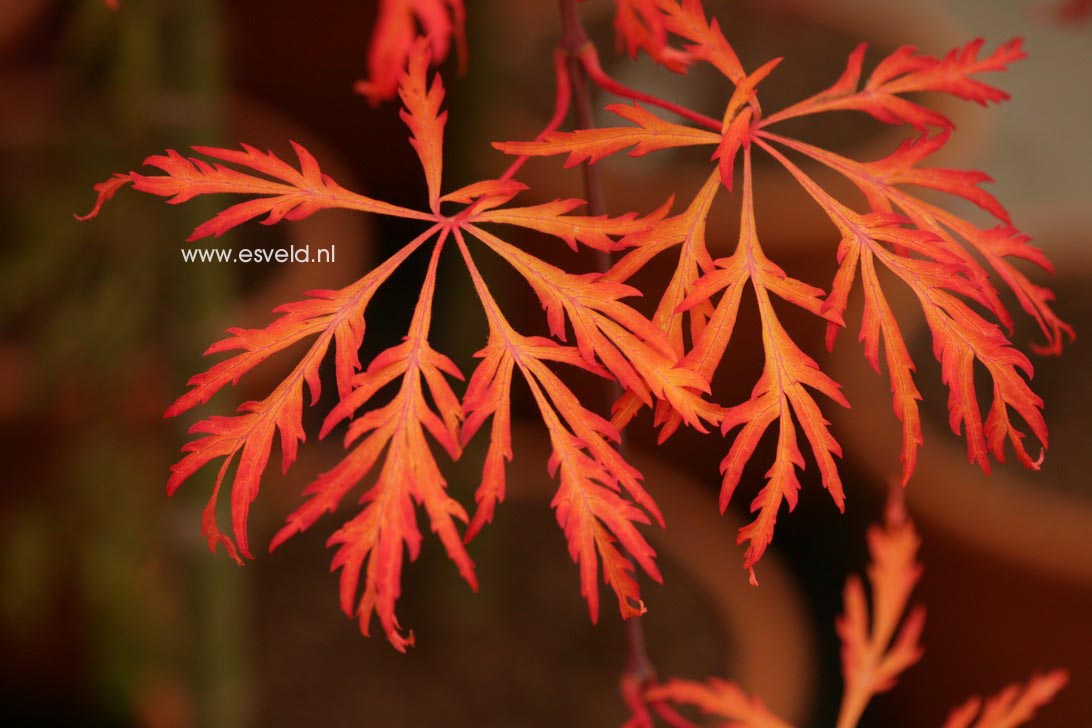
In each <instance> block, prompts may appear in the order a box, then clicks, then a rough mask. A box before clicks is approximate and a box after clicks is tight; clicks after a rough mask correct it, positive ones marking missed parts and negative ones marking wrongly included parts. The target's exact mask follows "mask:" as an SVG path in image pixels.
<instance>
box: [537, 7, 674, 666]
mask: <svg viewBox="0 0 1092 728" xmlns="http://www.w3.org/2000/svg"><path fill="white" fill-rule="evenodd" d="M559 3H560V9H561V50H562V52H563V53H565V54H566V56H567V60H568V64H569V80H570V82H571V84H572V104H573V109H574V111H575V115H576V120H575V125H576V128H577V129H592V128H594V127H595V112H594V110H593V109H592V102H591V89H590V86H589V77H588V69H587V68H586V65H585V64H586V61H585V60H584V59H585V58H586V57H588V49H589V48H591V47H592V46H591V42H590V41H589V40H588V35H587V33H586V32H585V30H584V25H583V23H582V22H581V20H580V11H579V9H578V8H577V0H559ZM592 57H594V55H593V56H592ZM583 170H584V192H585V197H586V200H587V203H588V213H589V214H590V215H605V214H606V203H605V201H604V198H603V181H602V178H601V176H600V173H599V168H598V167H597V166H596V165H594V164H588V163H585V164H584V165H583ZM597 253H598V255H597V260H596V262H597V267H598V268H599V270H600V271H601V272H606V271H608V270H609V269H610V268H611V266H612V265H613V262H614V261H613V259H612V257H611V254H610V253H609V252H607V251H597ZM622 394H623V391H622V389H621V387H620V385H619V384H618V383H617V382H614V383H613V384H612V386H611V389H610V398H611V402H612V403H613V402H616V401H618V398H619V397H621V396H622ZM625 446H626V435H625V432H623V433H622V441H621V444H620V449H622V450H624V449H625ZM624 627H625V640H626V657H625V667H624V676H623V680H627V679H628V680H629V681H631V682H635V683H637V684H638V685H641V686H643V685H646V684H648V683H649V682H651V681H652V680H653V679H654V677H655V669H654V668H653V665H652V661H651V660H650V659H649V656H648V651H647V649H646V647H645V633H644V627H643V624H642V618H641V617H630V618H629V619H627V620H625V622H624Z"/></svg>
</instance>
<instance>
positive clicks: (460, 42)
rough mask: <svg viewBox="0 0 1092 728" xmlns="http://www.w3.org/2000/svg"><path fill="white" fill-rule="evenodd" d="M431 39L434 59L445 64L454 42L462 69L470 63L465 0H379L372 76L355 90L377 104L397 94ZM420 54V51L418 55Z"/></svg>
mask: <svg viewBox="0 0 1092 728" xmlns="http://www.w3.org/2000/svg"><path fill="white" fill-rule="evenodd" d="M421 38H424V39H426V40H427V42H428V45H429V47H430V49H431V57H432V60H433V61H435V62H436V63H443V62H444V60H445V59H446V58H447V55H448V53H449V52H450V50H451V46H452V45H453V44H454V46H455V51H456V53H457V54H458V57H459V67H460V69H462V68H464V67H465V66H466V7H465V5H464V4H463V0H379V11H378V15H377V16H376V21H375V28H374V30H372V38H371V41H370V42H369V44H368V78H366V79H361V80H360V81H357V82H356V85H355V86H354V89H355V90H356V92H357V93H359V94H361V95H363V96H366V97H367V98H368V100H369V101H370V102H371V103H373V104H377V103H379V102H381V101H386V100H388V99H391V98H393V97H394V94H395V92H396V91H397V90H398V87H399V81H400V79H401V77H402V72H403V71H404V70H405V69H406V67H407V64H408V63H409V61H410V59H411V58H413V56H414V55H415V53H414V49H415V48H416V47H417V45H418V41H419V39H421ZM418 55H419V54H418Z"/></svg>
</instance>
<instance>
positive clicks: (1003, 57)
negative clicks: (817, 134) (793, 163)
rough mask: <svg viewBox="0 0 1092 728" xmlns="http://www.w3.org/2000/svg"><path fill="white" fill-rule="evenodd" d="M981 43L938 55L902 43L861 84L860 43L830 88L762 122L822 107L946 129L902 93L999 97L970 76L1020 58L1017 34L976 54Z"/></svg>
mask: <svg viewBox="0 0 1092 728" xmlns="http://www.w3.org/2000/svg"><path fill="white" fill-rule="evenodd" d="M983 44H984V41H983V40H982V39H981V38H977V39H975V40H973V41H971V42H970V43H968V44H967V45H965V46H963V47H962V48H956V49H954V50H952V51H951V52H949V53H948V54H947V55H946V56H944V58H934V57H933V56H929V55H925V54H922V53H918V51H917V49H916V48H913V47H912V46H903V47H902V48H899V49H898V50H896V51H895V52H894V53H892V54H891V55H889V56H888V57H887V58H885V59H883V60H882V61H880V63H879V64H877V66H876V67H875V68H874V69H873V70H872V73H871V74H870V75H869V77H868V80H867V81H865V83H864V85H863V86H861V72H862V69H863V67H864V56H865V51H867V50H868V46H867V45H866V44H864V43H862V44H861V45H859V46H857V48H856V49H855V50H854V51H853V53H851V54H850V56H849V61H848V62H847V64H846V70H845V72H844V73H843V74H842V76H841V78H839V79H838V80H837V81H836V82H835V83H834V85H833V86H831V87H830V88H828V89H826V90H825V91H821V92H820V93H818V94H816V95H815V96H812V97H811V98H809V99H805V100H804V101H801V102H800V103H798V104H794V105H792V106H789V107H788V108H786V109H784V110H782V111H779V112H777V113H776V114H772V115H771V116H769V117H768V118H767V119H766V125H769V124H772V123H774V122H777V121H782V120H784V119H791V118H793V117H797V116H803V115H805V114H817V113H822V112H826V111H849V110H853V111H863V112H865V113H867V114H870V115H871V116H873V117H875V118H876V119H879V120H880V121H883V122H886V123H888V124H910V125H911V126H913V127H915V128H917V129H921V130H924V129H925V128H927V127H930V126H941V127H950V126H951V125H952V122H951V121H950V120H949V119H948V118H947V117H945V116H944V115H943V114H941V113H939V112H937V111H934V110H932V109H929V108H927V107H925V106H922V105H921V104H917V103H914V102H912V101H909V100H907V99H906V98H905V97H904V94H908V93H915V92H920V91H935V92H940V93H947V94H953V95H955V96H958V97H959V98H961V99H965V100H968V101H975V102H978V103H980V104H983V105H985V104H988V103H991V102H993V103H996V102H1000V101H1005V100H1007V99H1008V98H1009V95H1008V94H1007V93H1005V92H1004V91H1002V90H1001V89H999V88H997V87H995V86H990V85H989V84H987V83H984V82H982V81H979V80H977V79H976V78H973V76H974V75H976V74H979V73H984V72H988V71H1004V70H1005V69H1006V68H1007V67H1008V65H1009V64H1010V63H1013V62H1015V61H1018V60H1020V59H1022V58H1025V57H1026V54H1025V53H1024V51H1023V49H1022V48H1021V45H1022V42H1021V40H1020V39H1019V38H1017V39H1014V40H1011V41H1009V42H1008V43H1004V44H1002V45H1000V46H998V47H997V49H995V50H994V52H993V53H991V54H990V55H988V56H986V57H985V58H979V54H980V52H981V50H982V46H983Z"/></svg>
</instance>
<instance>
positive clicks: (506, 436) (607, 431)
mask: <svg viewBox="0 0 1092 728" xmlns="http://www.w3.org/2000/svg"><path fill="white" fill-rule="evenodd" d="M457 240H458V241H459V243H460V248H461V250H462V253H463V257H464V259H465V260H466V263H467V267H468V268H469V270H470V273H471V277H472V279H473V281H474V285H475V288H476V289H477V291H478V295H479V297H480V298H481V300H482V303H483V306H484V309H485V313H486V318H487V320H488V323H489V343H488V345H487V346H486V348H485V349H484V350H483V351H481V352H480V353H479V356H480V357H482V362H481V364H480V365H479V366H478V368H477V370H476V371H475V372H474V375H473V376H472V377H471V379H470V384H469V386H468V387H467V393H466V396H465V397H464V400H463V402H464V404H463V407H464V412H465V416H466V428H465V430H464V438H469V437H470V436H472V435H473V434H474V432H476V431H477V429H478V428H479V427H481V426H482V424H483V423H484V422H485V420H486V419H488V418H489V417H492V418H493V437H492V439H491V442H490V447H489V451H488V453H487V454H486V461H485V469H484V473H483V479H482V484H481V486H480V488H479V489H478V493H477V495H476V496H475V497H476V500H477V501H478V511H477V513H476V514H475V516H474V519H473V521H472V522H471V525H470V528H469V529H468V531H467V537H468V538H470V537H472V536H473V535H474V534H476V533H477V531H478V530H479V529H480V528H481V527H482V525H484V524H485V523H487V522H489V521H490V520H492V517H493V512H494V509H495V507H496V504H497V503H499V502H500V501H501V500H503V499H504V494H505V473H504V466H505V461H506V460H511V458H512V451H511V437H510V433H509V431H508V428H509V419H510V413H511V385H512V375H513V372H514V370H517V369H518V370H519V372H520V374H521V376H522V377H523V379H524V381H526V383H527V385H528V386H529V387H530V389H531V393H532V395H533V397H534V400H535V403H536V405H537V406H538V409H539V412H540V414H541V415H542V419H543V422H544V423H545V424H546V428H547V430H548V432H549V436H550V442H551V445H552V448H553V453H552V455H551V457H550V463H549V468H550V472H551V474H552V475H555V476H557V477H558V478H559V481H560V488H559V489H558V492H557V494H556V496H555V497H554V500H553V506H554V508H555V509H556V510H557V519H558V524H559V525H560V526H561V528H562V530H563V531H564V532H565V536H566V538H567V539H568V541H569V553H570V555H571V556H572V558H573V560H574V561H575V562H576V563H577V564H578V565H579V566H580V581H581V592H582V593H583V594H584V597H585V598H586V599H587V602H588V609H589V612H590V614H591V618H592V620H593V621H595V620H596V619H597V618H598V614H599V597H598V588H597V586H596V580H597V574H598V572H599V562H600V561H601V562H602V572H603V579H604V581H606V583H607V584H608V585H610V587H611V588H612V589H613V590H614V592H615V594H616V596H617V597H618V605H619V609H620V610H621V613H622V616H623V617H630V616H635V615H638V614H641V613H642V612H644V605H643V603H642V602H641V600H640V595H639V590H638V585H637V582H636V580H635V579H634V578H633V575H632V572H633V568H634V567H633V564H632V562H630V560H629V559H628V558H627V557H626V556H625V555H623V553H622V552H620V551H619V549H618V547H617V544H621V545H622V546H623V547H624V548H625V551H626V553H628V554H629V555H630V556H632V557H633V558H634V559H635V560H636V561H637V563H638V564H640V565H641V567H642V568H643V569H644V570H645V571H646V572H647V573H648V574H649V575H650V576H652V577H653V578H654V579H655V580H657V581H660V580H661V577H660V573H659V570H658V569H657V567H656V564H655V562H654V561H653V557H654V556H655V553H654V551H653V550H652V547H651V546H649V545H648V543H647V541H645V539H644V537H643V536H642V535H641V534H640V532H639V531H638V530H637V529H636V527H635V526H634V524H636V523H648V522H649V521H648V515H646V513H647V514H651V515H652V516H653V517H654V518H655V519H656V520H657V521H658V522H659V523H660V524H661V525H662V523H663V518H662V516H661V515H660V511H659V509H658V508H657V506H656V504H655V502H654V501H653V500H652V498H651V496H649V495H648V493H647V492H646V491H645V489H644V488H643V487H642V485H641V482H640V481H641V474H640V473H639V472H638V471H637V470H636V469H635V468H633V466H631V465H629V463H627V462H626V461H625V459H624V458H622V456H621V455H620V454H619V453H618V451H617V450H616V449H615V448H614V447H613V446H612V443H616V442H618V440H619V434H618V431H617V430H616V429H615V428H614V427H613V426H612V425H611V424H610V423H609V422H607V421H606V420H605V419H603V418H602V417H600V416H599V415H597V414H595V413H594V412H591V411H590V410H588V409H587V408H585V407H584V406H583V405H582V404H581V403H580V401H579V399H578V398H577V397H576V395H575V394H573V392H572V391H571V390H569V388H568V387H566V386H565V384H564V383H563V382H562V381H561V379H560V378H559V377H558V376H557V375H556V374H555V373H554V372H553V371H552V370H551V369H550V368H549V366H548V365H547V362H556V363H562V364H568V365H570V366H575V367H579V368H581V369H585V370H587V371H590V372H593V373H595V374H599V375H601V376H604V377H609V376H610V375H609V373H608V372H607V371H606V370H605V369H604V368H603V366H601V365H600V364H599V363H598V362H597V361H596V360H595V359H594V358H589V357H588V356H587V355H586V354H585V353H583V352H581V351H580V350H579V349H578V348H575V347H570V346H561V345H558V344H557V343H556V342H555V341H553V340H551V339H544V338H541V337H524V336H521V335H520V334H518V333H516V332H515V331H514V330H513V329H512V327H511V325H510V324H509V323H508V321H507V320H506V319H505V317H504V315H503V313H501V311H500V308H499V307H498V306H497V305H496V302H495V300H494V299H493V296H492V294H491V293H490V292H489V289H488V286H487V285H486V283H485V281H484V279H483V278H482V277H481V274H480V273H479V272H478V269H477V266H476V265H475V263H474V261H473V259H472V257H471V254H470V251H469V248H468V247H467V246H466V244H465V242H464V241H463V238H462V234H461V231H460V232H459V233H457ZM627 496H628V498H632V501H630V500H627Z"/></svg>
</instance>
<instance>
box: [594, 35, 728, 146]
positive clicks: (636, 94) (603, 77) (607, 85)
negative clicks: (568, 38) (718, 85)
mask: <svg viewBox="0 0 1092 728" xmlns="http://www.w3.org/2000/svg"><path fill="white" fill-rule="evenodd" d="M578 54H579V58H580V62H581V63H582V64H583V66H584V70H585V71H586V72H587V75H588V78H589V80H591V82H592V83H594V84H595V85H596V86H598V87H599V88H601V89H603V90H604V91H606V92H607V93H612V94H614V95H615V96H621V97H622V98H624V99H629V100H631V101H639V102H641V103H643V104H649V105H650V106H658V107H659V108H661V109H663V110H665V111H670V112H671V113H673V114H678V115H679V116H681V117H683V118H684V119H687V120H689V121H692V122H694V123H695V124H699V125H701V126H704V127H705V128H707V129H709V130H711V131H715V132H717V133H720V132H721V131H722V128H721V126H722V125H721V122H719V121H717V120H716V119H714V118H712V117H711V116H706V115H705V114H699V113H698V112H696V111H691V110H690V109H688V108H686V107H685V106H680V105H679V104H676V103H673V102H671V101H667V100H666V99H661V98H660V97H658V96H653V95H651V94H647V93H645V92H643V91H638V90H637V89H634V88H630V87H629V86H626V85H625V84H624V83H622V82H620V81H617V80H615V79H614V78H612V77H611V76H610V75H609V74H608V73H607V72H606V71H604V70H603V67H602V66H601V65H600V64H599V54H598V53H597V52H596V50H595V47H594V46H593V45H591V44H590V43H587V44H585V46H584V47H583V48H582V49H580V51H579V52H578Z"/></svg>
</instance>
